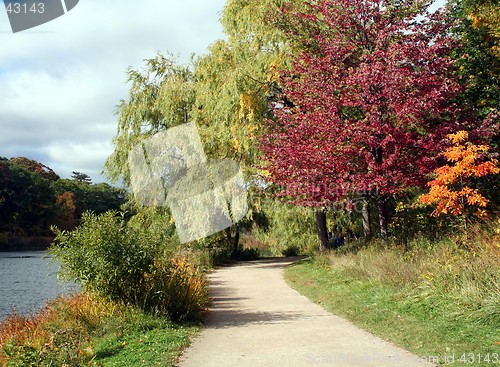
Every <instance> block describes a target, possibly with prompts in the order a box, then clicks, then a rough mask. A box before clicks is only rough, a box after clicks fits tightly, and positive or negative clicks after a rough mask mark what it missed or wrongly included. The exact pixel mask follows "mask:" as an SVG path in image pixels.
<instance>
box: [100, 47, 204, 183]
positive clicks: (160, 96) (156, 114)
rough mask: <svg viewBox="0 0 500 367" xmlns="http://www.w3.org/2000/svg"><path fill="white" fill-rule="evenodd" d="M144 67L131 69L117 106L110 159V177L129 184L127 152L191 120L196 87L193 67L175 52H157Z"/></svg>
mask: <svg viewBox="0 0 500 367" xmlns="http://www.w3.org/2000/svg"><path fill="white" fill-rule="evenodd" d="M145 61H146V67H145V69H143V70H138V69H133V68H129V69H128V70H127V82H128V83H130V85H131V86H130V90H129V95H128V99H127V100H121V101H120V104H119V105H118V106H117V108H116V115H117V117H118V128H117V133H116V136H115V137H114V139H113V145H114V151H113V153H112V154H111V156H110V157H109V158H108V159H107V161H106V164H105V168H106V173H107V175H108V177H109V178H110V179H111V180H112V181H113V182H116V181H118V180H119V179H120V178H122V179H123V182H124V184H125V185H126V186H128V185H129V184H130V176H129V174H130V173H129V168H128V162H127V158H128V153H129V152H130V150H131V149H132V147H133V146H134V145H136V144H138V143H140V142H142V141H143V140H144V139H146V138H148V137H151V136H152V135H154V134H156V133H158V132H159V131H162V130H165V129H168V128H170V127H173V126H177V125H180V124H183V123H186V122H189V121H191V119H192V111H193V106H194V102H195V99H196V86H195V81H194V75H193V72H192V69H191V68H190V67H189V66H184V65H179V64H178V63H177V62H176V60H175V59H174V58H173V56H172V55H170V54H169V55H166V56H165V55H161V54H157V55H156V57H155V58H152V59H148V60H145Z"/></svg>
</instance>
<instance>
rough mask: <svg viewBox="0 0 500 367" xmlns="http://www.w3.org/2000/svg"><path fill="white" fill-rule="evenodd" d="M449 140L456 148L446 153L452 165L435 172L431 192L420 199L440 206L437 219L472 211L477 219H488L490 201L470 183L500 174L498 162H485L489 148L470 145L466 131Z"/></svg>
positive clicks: (436, 213)
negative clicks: (441, 216)
mask: <svg viewBox="0 0 500 367" xmlns="http://www.w3.org/2000/svg"><path fill="white" fill-rule="evenodd" d="M448 137H449V139H450V140H451V142H452V144H453V145H452V146H451V147H449V148H448V149H446V151H445V152H444V156H445V158H446V160H447V161H448V162H449V164H447V165H444V166H442V167H439V168H438V169H436V170H435V173H436V175H437V177H436V178H435V179H434V180H432V181H431V182H429V183H428V185H429V186H430V191H429V193H427V194H425V195H422V196H421V197H420V202H421V203H424V204H437V206H436V209H435V210H434V212H433V215H435V216H439V215H441V214H452V215H455V216H458V215H462V214H465V212H466V208H467V207H470V208H472V210H473V211H474V214H475V215H476V216H478V217H485V216H486V211H485V208H486V207H487V205H488V200H487V199H486V198H485V197H484V196H483V195H481V193H479V191H478V190H477V189H474V188H471V187H469V185H468V184H467V183H468V181H469V180H470V179H471V178H473V177H483V176H486V175H489V174H498V173H500V169H499V168H498V161H497V160H496V159H489V160H487V161H483V158H484V157H485V155H486V154H487V153H488V150H489V147H488V146H487V145H475V144H472V143H470V142H467V138H468V134H467V132H466V131H459V132H457V133H455V134H450V135H449V136H448Z"/></svg>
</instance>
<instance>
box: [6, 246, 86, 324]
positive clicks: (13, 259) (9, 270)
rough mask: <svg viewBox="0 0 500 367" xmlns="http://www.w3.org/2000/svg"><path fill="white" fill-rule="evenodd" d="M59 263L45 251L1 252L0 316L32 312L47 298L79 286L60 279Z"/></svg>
mask: <svg viewBox="0 0 500 367" xmlns="http://www.w3.org/2000/svg"><path fill="white" fill-rule="evenodd" d="M57 269H58V265H57V263H55V262H53V261H52V259H50V258H48V257H47V253H46V252H44V251H30V252H0V318H3V317H5V316H6V315H8V314H11V313H12V312H13V311H16V312H17V313H19V314H23V315H25V314H29V313H32V312H35V311H37V310H39V309H40V308H41V307H42V306H43V305H44V304H45V301H47V300H49V299H53V298H55V297H56V296H57V295H60V294H64V293H68V292H69V289H78V287H77V286H75V285H74V284H73V285H62V284H59V283H58V282H57V278H56V272H57Z"/></svg>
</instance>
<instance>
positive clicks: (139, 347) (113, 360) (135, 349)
mask: <svg viewBox="0 0 500 367" xmlns="http://www.w3.org/2000/svg"><path fill="white" fill-rule="evenodd" d="M198 329H199V328H198V327H196V326H179V325H174V324H168V323H167V324H164V325H161V323H160V324H159V325H157V326H155V327H153V328H152V329H150V330H141V329H139V330H133V331H129V332H127V333H126V334H123V335H121V334H116V333H110V334H107V335H105V336H103V337H101V338H100V339H98V340H96V341H95V352H96V359H95V362H98V363H102V365H103V366H105V367H152V366H163V367H165V366H174V363H175V361H176V360H177V358H178V356H179V354H180V352H181V350H182V349H183V348H185V347H187V346H188V345H189V342H190V337H191V336H192V335H193V334H194V333H195V332H197V331H198Z"/></svg>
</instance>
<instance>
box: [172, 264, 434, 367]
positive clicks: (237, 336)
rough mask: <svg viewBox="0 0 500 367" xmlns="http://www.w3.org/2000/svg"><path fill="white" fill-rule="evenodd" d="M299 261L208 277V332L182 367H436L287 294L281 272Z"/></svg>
mask: <svg viewBox="0 0 500 367" xmlns="http://www.w3.org/2000/svg"><path fill="white" fill-rule="evenodd" d="M297 260H298V259H296V258H276V259H264V260H258V261H252V262H247V263H240V264H237V265H234V266H230V267H224V268H220V269H218V270H216V271H214V272H212V273H211V274H210V275H209V284H210V295H211V298H212V305H211V307H210V309H209V311H208V314H207V319H206V328H205V329H204V330H203V331H202V332H201V333H200V334H199V335H198V336H197V337H196V338H195V339H194V341H193V343H192V345H191V346H190V347H189V348H188V349H186V350H185V351H184V353H183V355H182V356H181V358H180V361H179V367H212V366H213V367H215V366H217V367H221V366H238V367H250V366H251V367H256V366H275V367H281V366H290V367H295V366H297V367H299V366H315V365H317V366H339V367H344V366H346V367H347V366H349V367H357V366H363V367H364V366H366V367H368V366H370V367H373V366H381V367H382V366H383V367H389V366H401V367H425V366H427V367H429V366H433V365H432V364H429V363H425V362H423V361H421V360H420V359H419V358H418V357H417V356H415V355H413V354H411V353H409V352H407V351H405V350H403V349H401V348H399V347H396V346H394V345H393V344H391V343H388V342H386V341H383V340H382V339H380V338H378V337H376V336H374V335H372V334H370V333H368V332H366V331H364V330H361V329H359V328H357V327H356V326H354V325H353V324H352V323H350V322H349V321H347V320H345V319H342V318H340V317H338V316H335V315H333V314H331V313H329V312H327V311H325V310H324V309H323V308H321V307H320V306H318V305H316V304H314V303H312V302H311V301H309V300H308V299H307V298H306V297H304V296H302V295H300V294H299V293H298V292H296V291H295V290H293V289H292V288H290V287H289V286H288V285H287V284H286V283H285V280H284V278H283V271H284V269H285V267H286V266H288V265H289V264H291V263H293V262H295V261H297Z"/></svg>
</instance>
